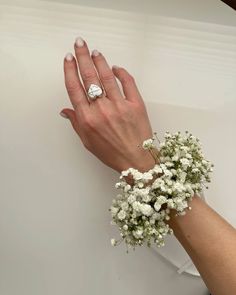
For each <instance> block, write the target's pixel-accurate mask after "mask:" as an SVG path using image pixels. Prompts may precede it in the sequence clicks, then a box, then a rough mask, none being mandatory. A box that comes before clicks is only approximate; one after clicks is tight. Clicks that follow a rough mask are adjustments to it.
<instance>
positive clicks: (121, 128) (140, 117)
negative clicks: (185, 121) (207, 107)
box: [61, 39, 236, 295]
mask: <svg viewBox="0 0 236 295" xmlns="http://www.w3.org/2000/svg"><path fill="white" fill-rule="evenodd" d="M76 44H77V45H76ZM78 45H79V46H78ZM74 50H75V57H76V58H75V57H74V56H73V58H71V59H70V60H67V59H66V58H65V59H64V73H65V85H66V89H67V91H68V95H69V98H70V101H71V104H72V106H73V109H68V108H66V109H63V110H62V112H61V115H62V116H63V117H65V118H68V119H69V120H70V122H71V124H72V126H73V128H74V130H75V132H76V133H77V134H78V135H79V137H80V139H81V141H82V143H83V145H84V147H85V148H86V149H87V150H88V151H90V152H91V153H93V154H94V155H95V156H96V157H97V158H98V159H99V160H100V161H102V162H103V163H104V164H105V165H107V166H109V167H110V168H112V169H114V170H115V171H117V172H119V173H120V172H121V171H123V170H126V169H128V168H130V167H133V168H136V169H138V170H139V171H141V172H144V171H148V170H149V169H151V168H153V166H154V165H155V163H156V162H155V160H154V158H153V156H152V155H151V154H150V152H149V151H148V150H144V149H143V148H142V147H141V146H139V147H138V145H140V144H142V142H143V141H144V140H146V139H148V138H151V137H152V136H153V131H152V128H151V124H150V121H149V118H148V114H147V110H146V107H145V104H144V101H143V99H142V97H141V94H140V92H139V90H138V88H137V86H136V83H135V80H134V78H133V77H132V76H131V75H130V74H129V73H128V72H127V71H126V70H125V69H124V68H121V67H117V66H113V67H112V68H110V66H109V65H108V63H107V62H106V59H105V57H104V56H103V55H102V54H101V53H98V52H97V51H95V52H93V54H92V55H90V52H89V49H88V46H87V44H86V42H85V41H82V40H81V39H79V40H78V41H77V42H76V43H75V45H74ZM71 57H72V56H71ZM78 73H80V77H79V74H78ZM117 79H118V80H119V81H120V82H121V85H122V90H123V93H124V94H122V92H121V90H120V89H119V86H118V84H117ZM90 84H96V85H99V86H100V87H102V88H103V90H104V95H103V96H102V97H101V98H97V99H96V100H93V101H91V100H89V99H88V98H87V95H86V93H87V91H88V88H89V85H90ZM126 180H127V182H129V183H130V184H132V179H131V178H130V177H127V178H126ZM189 206H191V207H192V210H191V211H189V212H187V214H186V215H184V216H175V212H174V211H173V210H172V211H171V219H170V220H169V221H168V222H169V224H170V226H171V228H172V229H173V230H174V234H175V236H176V238H177V239H178V240H179V241H180V243H181V244H182V246H183V247H184V248H185V250H186V251H187V252H188V254H189V255H190V257H191V259H192V260H193V262H194V264H195V266H196V267H197V269H198V271H199V272H200V274H201V276H202V278H203V280H204V282H205V284H206V285H207V287H208V289H209V290H210V292H211V293H212V294H214V295H226V294H227V295H235V294H236V255H235V250H236V230H235V229H234V228H233V227H232V226H231V225H230V224H229V223H228V222H227V221H226V220H225V219H223V217H221V216H220V215H219V214H218V213H217V212H215V211H214V210H213V209H212V208H210V206H209V205H208V204H206V203H205V202H204V201H203V200H202V199H200V198H199V197H198V196H195V197H194V198H193V200H192V201H191V202H190V203H189Z"/></svg>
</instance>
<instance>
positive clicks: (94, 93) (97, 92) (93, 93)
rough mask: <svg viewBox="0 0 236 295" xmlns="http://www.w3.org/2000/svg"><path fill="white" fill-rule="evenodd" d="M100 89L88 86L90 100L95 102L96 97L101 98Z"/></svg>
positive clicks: (95, 86) (93, 85)
mask: <svg viewBox="0 0 236 295" xmlns="http://www.w3.org/2000/svg"><path fill="white" fill-rule="evenodd" d="M102 93H103V91H102V89H101V88H100V87H99V86H98V85H95V84H91V85H90V86H89V90H88V96H89V97H90V98H91V99H92V100H95V99H96V98H97V97H102Z"/></svg>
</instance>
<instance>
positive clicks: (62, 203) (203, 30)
mask: <svg viewBox="0 0 236 295" xmlns="http://www.w3.org/2000/svg"><path fill="white" fill-rule="evenodd" d="M176 2H177V1H176ZM205 2H207V4H206V5H207V7H208V10H209V15H211V17H209V19H206V21H205V22H203V21H204V20H203V19H198V18H199V16H201V15H202V14H201V13H200V11H199V12H198V14H197V16H196V17H195V18H194V17H192V18H193V19H194V21H191V20H189V18H185V19H180V18H179V17H180V15H179V13H180V12H179V11H177V10H170V11H171V13H170V15H169V16H168V15H166V13H163V15H164V16H163V15H160V11H158V10H157V11H156V14H155V13H154V9H150V10H152V13H150V14H149V12H148V11H146V13H145V14H143V13H141V12H138V10H137V7H136V9H135V10H136V11H135V12H131V11H130V8H129V6H126V4H125V3H123V2H121V3H122V4H121V5H122V7H120V8H122V9H121V10H116V11H115V10H112V9H114V8H115V7H114V6H113V7H109V9H106V8H104V7H101V6H100V7H99V5H97V3H95V5H94V6H97V8H93V7H92V5H91V1H90V2H89V3H88V4H89V6H82V5H81V2H77V4H76V5H75V3H74V4H62V3H56V2H54V3H52V2H51V3H50V2H46V1H43V2H40V1H36V2H34V1H25V0H24V1H2V0H0V15H1V18H0V53H1V54H0V65H1V71H0V83H1V88H0V89H1V90H0V91H1V96H0V97H1V98H0V143H1V145H0V148H1V153H0V165H1V168H2V169H1V174H0V175H1V185H0V241H1V242H0V294H1V295H13V294H14V295H15V294H18V295H32V294H34V295H37V294H40V295H41V294H44V295H47V294H50V295H51V294H57V295H64V294H70V295H72V294H86V295H88V294H114V295H118V294H121V293H122V294H124V295H126V294H127V295H128V294H137V295H139V294H140V295H141V294H143V293H144V292H145V294H155V293H158V291H156V289H157V288H158V289H159V290H160V289H161V294H163V295H165V294H166V295H167V294H172V293H174V292H175V293H174V294H181V295H185V294H186V295H187V294H193V295H194V294H206V287H205V285H204V283H203V282H202V280H201V279H200V278H197V277H193V276H190V275H186V274H185V275H181V276H180V275H178V274H177V273H176V268H175V267H173V266H171V265H170V264H168V263H167V262H166V261H165V260H164V259H162V258H161V257H160V256H159V255H158V254H157V252H155V251H152V250H150V249H145V248H143V249H142V248H140V249H137V251H135V252H134V253H133V252H130V253H129V255H127V254H126V253H125V247H123V246H120V247H119V248H112V247H111V246H110V238H111V237H112V236H113V235H114V234H117V231H116V230H115V228H112V227H111V226H110V219H111V218H110V215H109V212H108V208H109V206H110V204H111V200H112V198H113V197H114V196H115V194H116V193H117V190H116V189H115V188H114V183H115V182H116V181H117V180H118V177H119V175H118V174H117V173H116V172H114V171H112V170H111V169H110V168H108V167H106V166H105V165H103V164H102V163H100V162H99V161H98V160H97V159H96V158H95V157H94V156H93V155H92V154H91V153H88V151H87V150H85V148H84V147H83V145H82V144H81V142H80V139H79V138H78V137H77V136H76V135H75V134H74V132H73V130H72V128H71V126H70V123H69V122H68V121H66V120H64V119H63V118H61V117H60V116H59V112H60V110H61V109H62V108H63V107H65V106H70V104H69V100H68V98H67V94H66V91H65V88H64V82H63V71H62V62H63V57H64V54H65V53H66V52H67V51H69V50H72V48H73V42H74V39H75V37H76V36H77V35H82V36H83V37H84V38H86V40H87V41H88V43H89V44H90V45H91V49H94V48H97V49H99V50H101V51H102V52H103V53H104V54H105V55H106V56H107V57H108V60H109V61H110V63H111V64H118V65H122V66H125V67H127V68H128V70H129V71H130V72H131V73H133V74H134V76H135V77H136V80H137V82H138V84H139V87H140V89H141V91H142V93H143V96H144V100H145V102H146V104H147V108H148V112H149V114H150V118H151V122H152V125H153V129H154V130H156V131H158V132H160V133H162V134H163V132H164V131H165V130H171V131H172V130H173V131H174V130H177V129H180V130H185V129H189V130H191V131H192V132H194V133H195V134H196V135H198V136H199V137H200V139H202V142H203V146H204V149H205V151H206V155H207V156H208V158H210V159H211V160H212V161H213V162H215V163H216V168H215V174H214V179H213V183H212V185H211V189H210V191H209V192H207V194H206V197H207V199H208V202H209V203H210V204H211V205H212V206H213V207H214V208H215V209H216V210H217V211H218V212H219V213H221V214H222V215H223V216H224V217H225V218H227V219H228V220H229V221H230V222H231V223H232V224H234V225H235V224H236V218H235V214H234V211H235V210H234V208H235V198H234V190H233V183H234V171H233V167H235V164H236V163H235V156H234V154H233V151H234V146H235V143H236V137H235V131H234V129H233V127H234V126H235V90H236V89H235V85H236V83H235V82H236V81H235V72H236V66H235V65H236V53H235V48H236V28H235V26H236V23H233V18H232V11H231V10H230V9H229V8H228V7H227V6H224V5H223V4H222V3H221V2H220V1H219V2H217V1H215V2H214V1H205ZM104 3H105V2H104ZM104 3H103V4H104ZM158 3H159V4H160V3H161V4H160V5H161V6H159V7H162V8H163V10H162V12H164V11H165V12H168V11H169V10H168V5H167V6H165V5H164V3H166V2H164V1H162V2H161V1H159V2H158ZM82 4H84V2H83V3H82ZM130 4H132V2H130V1H128V2H127V5H130ZM169 4H170V3H169ZM152 5H154V3H153V2H150V4H149V7H152ZM147 7H148V5H147ZM180 7H181V6H180ZM184 7H185V6H184ZM201 7H202V8H203V7H204V6H203V4H202V2H201ZM211 7H212V9H210V8H211ZM216 7H217V8H216ZM111 8H112V9H111ZM127 8H128V9H127ZM153 8H156V6H153ZM188 9H189V13H190V14H189V15H191V13H192V15H194V13H193V11H197V10H196V9H195V7H194V4H193V2H192V6H189V8H188ZM198 9H199V7H198ZM214 9H216V10H215V11H220V10H221V11H222V18H221V17H220V14H216V15H218V16H217V22H218V24H213V21H214V22H216V19H214V18H212V15H213V14H212V12H211V11H214ZM180 10H181V9H180ZM174 11H176V18H173V16H174V15H173V13H174ZM185 11H186V13H185V15H187V12H188V11H187V10H186V7H185ZM202 11H203V10H202ZM204 13H205V14H203V15H205V16H207V14H206V11H205V12H204ZM170 16H171V17H170ZM181 17H183V16H181ZM196 20H201V22H196ZM224 22H225V25H223V24H224ZM219 24H220V25H219ZM147 73H148V74H147ZM154 87H155V90H156V92H157V94H156V95H154V94H153V88H154ZM225 143H227V144H228V146H227V147H226V146H225ZM225 199H226V200H227V202H226V201H225ZM171 251H175V249H174V248H173V249H172V250H171ZM170 254H171V253H170ZM172 254H173V252H172Z"/></svg>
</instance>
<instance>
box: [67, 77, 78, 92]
mask: <svg viewBox="0 0 236 295" xmlns="http://www.w3.org/2000/svg"><path fill="white" fill-rule="evenodd" d="M66 88H67V91H68V92H69V93H74V92H77V91H80V85H79V83H78V82H77V81H74V80H69V81H67V82H66Z"/></svg>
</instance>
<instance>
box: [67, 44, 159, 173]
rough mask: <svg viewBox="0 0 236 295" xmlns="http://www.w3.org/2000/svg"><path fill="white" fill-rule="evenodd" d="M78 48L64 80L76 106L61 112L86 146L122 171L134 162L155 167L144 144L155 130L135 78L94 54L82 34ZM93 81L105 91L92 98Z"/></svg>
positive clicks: (143, 167) (142, 168) (69, 59)
mask: <svg viewBox="0 0 236 295" xmlns="http://www.w3.org/2000/svg"><path fill="white" fill-rule="evenodd" d="M74 49H75V56H76V59H75V57H74V56H73V55H72V54H67V56H66V57H65V59H64V73H65V85H66V88H67V91H68V95H69V98H70V101H71V103H72V105H73V108H74V110H72V109H63V110H62V112H61V115H62V116H63V117H66V118H69V119H70V121H71V123H72V126H73V128H74V130H75V131H76V133H77V134H78V135H79V137H80V139H81V140H82V142H83V144H84V146H85V148H86V149H87V150H89V151H90V152H91V153H93V154H94V155H95V156H96V157H97V158H98V159H100V160H101V161H102V162H103V163H104V164H105V165H107V166H109V167H111V168H112V169H115V170H116V171H118V172H119V173H120V172H121V171H122V170H126V169H128V168H130V167H133V168H136V169H138V170H139V171H142V172H144V171H147V170H149V169H151V168H153V167H154V165H155V160H154V158H153V157H152V155H151V154H150V152H149V151H148V150H144V149H143V148H142V142H143V141H144V140H146V139H148V138H150V137H152V136H153V131H152V128H151V125H150V122H149V118H148V114H147V111H146V108H145V104H144V102H143V99H142V97H141V95H140V93H139V91H138V88H137V86H136V84H135V80H134V78H133V77H132V76H131V75H130V74H129V73H128V72H127V71H126V70H125V69H124V68H120V67H117V66H113V68H112V69H111V68H110V67H109V65H108V63H107V61H106V59H105V57H104V56H103V55H102V54H101V53H100V52H98V51H97V50H94V51H93V52H92V55H91V56H90V54H89V49H88V47H87V44H86V42H85V41H84V40H82V39H81V38H77V40H76V43H75V45H74ZM77 64H78V67H77ZM78 69H79V72H80V76H81V79H80V78H79V75H78ZM116 78H118V79H119V81H120V82H121V85H122V88H123V92H124V95H123V94H122V91H121V90H120V88H119V86H118V84H117V80H116ZM90 84H96V85H98V86H99V87H101V88H102V89H103V91H104V95H103V96H102V97H101V98H97V99H96V100H92V101H91V100H89V99H88V98H87V91H88V89H89V86H90ZM138 144H139V145H140V147H138V146H137V145H138Z"/></svg>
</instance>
